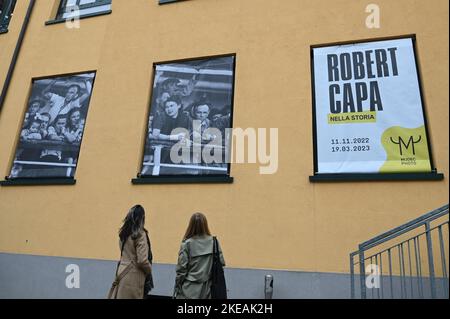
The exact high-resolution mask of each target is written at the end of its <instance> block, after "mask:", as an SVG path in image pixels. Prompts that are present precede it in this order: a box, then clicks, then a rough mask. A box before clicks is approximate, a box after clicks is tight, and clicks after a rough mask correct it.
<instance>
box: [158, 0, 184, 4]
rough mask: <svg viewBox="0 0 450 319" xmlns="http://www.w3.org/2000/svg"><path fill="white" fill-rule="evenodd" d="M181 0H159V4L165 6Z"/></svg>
mask: <svg viewBox="0 0 450 319" xmlns="http://www.w3.org/2000/svg"><path fill="white" fill-rule="evenodd" d="M180 1H183V0H159V4H166V3H173V2H180Z"/></svg>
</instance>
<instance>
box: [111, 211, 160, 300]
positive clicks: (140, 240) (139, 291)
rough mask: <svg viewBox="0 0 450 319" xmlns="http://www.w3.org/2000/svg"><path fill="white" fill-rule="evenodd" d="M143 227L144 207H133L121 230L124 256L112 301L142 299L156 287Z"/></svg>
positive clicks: (113, 289) (149, 248)
mask: <svg viewBox="0 0 450 319" xmlns="http://www.w3.org/2000/svg"><path fill="white" fill-rule="evenodd" d="M144 224H145V210H144V208H143V207H142V206H141V205H136V206H133V207H132V208H131V209H130V211H129V212H128V214H127V216H126V217H125V219H124V220H123V225H122V227H121V228H120V231H119V244H120V250H121V257H120V261H119V264H118V266H117V271H116V279H115V280H114V283H113V286H112V287H111V290H110V293H109V296H108V298H110V299H142V298H145V296H146V295H147V293H148V291H150V289H152V288H153V278H152V267H151V265H152V250H151V245H150V240H149V237H148V232H147V230H146V229H145V228H144Z"/></svg>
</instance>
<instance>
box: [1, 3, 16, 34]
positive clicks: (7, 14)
mask: <svg viewBox="0 0 450 319" xmlns="http://www.w3.org/2000/svg"><path fill="white" fill-rule="evenodd" d="M16 4H17V0H5V2H4V6H5V8H6V9H5V10H4V11H3V12H2V13H0V34H2V33H7V32H8V27H9V23H10V22H11V18H12V16H13V15H14V8H15V7H16Z"/></svg>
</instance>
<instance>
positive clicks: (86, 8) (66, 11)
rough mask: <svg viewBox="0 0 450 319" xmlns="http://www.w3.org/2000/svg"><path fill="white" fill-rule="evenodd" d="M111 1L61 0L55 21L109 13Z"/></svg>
mask: <svg viewBox="0 0 450 319" xmlns="http://www.w3.org/2000/svg"><path fill="white" fill-rule="evenodd" d="M110 10H111V0H61V4H60V5H59V9H58V16H57V19H71V18H75V17H83V16H90V15H96V14H99V13H105V12H109V11H110Z"/></svg>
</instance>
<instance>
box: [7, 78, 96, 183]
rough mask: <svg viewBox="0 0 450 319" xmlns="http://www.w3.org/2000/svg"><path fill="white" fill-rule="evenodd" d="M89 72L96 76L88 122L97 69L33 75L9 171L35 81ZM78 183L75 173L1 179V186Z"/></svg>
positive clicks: (93, 81) (9, 168)
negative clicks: (68, 175) (57, 175)
mask: <svg viewBox="0 0 450 319" xmlns="http://www.w3.org/2000/svg"><path fill="white" fill-rule="evenodd" d="M89 73H93V74H94V77H93V80H92V91H91V94H90V96H89V102H88V109H87V113H86V118H85V121H86V123H87V118H88V114H89V107H90V106H91V101H92V95H93V92H94V86H95V80H96V78H97V70H87V71H81V72H74V73H66V74H58V75H49V76H40V77H33V78H31V85H30V88H29V91H28V94H27V98H26V101H25V106H24V110H23V114H22V117H21V122H20V123H19V127H20V128H19V130H18V136H17V137H16V142H15V146H14V149H13V152H14V156H12V160H11V163H10V165H9V167H8V173H10V172H11V170H12V168H13V166H14V161H15V155H16V153H17V149H18V147H19V145H20V142H21V140H20V134H21V128H22V126H23V121H24V116H25V113H26V112H27V110H28V104H29V102H30V98H31V96H32V94H33V86H34V83H35V82H36V81H39V80H46V79H55V78H63V77H71V76H77V75H82V74H89ZM86 123H85V126H84V129H83V134H82V138H81V141H80V146H79V149H78V156H77V164H76V167H75V168H76V169H78V165H79V158H80V154H81V150H82V147H81V146H82V145H83V140H84V137H85V130H86ZM75 184H76V178H75V174H74V175H73V176H72V177H65V176H60V177H15V178H9V177H8V176H5V180H3V181H0V186H46V185H75Z"/></svg>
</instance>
